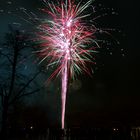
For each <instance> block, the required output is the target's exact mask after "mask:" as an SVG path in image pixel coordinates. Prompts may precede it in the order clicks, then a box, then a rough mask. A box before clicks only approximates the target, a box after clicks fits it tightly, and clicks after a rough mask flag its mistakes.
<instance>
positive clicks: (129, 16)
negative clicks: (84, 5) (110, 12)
mask: <svg viewBox="0 0 140 140" xmlns="http://www.w3.org/2000/svg"><path fill="white" fill-rule="evenodd" d="M0 1H1V2H0V38H1V41H3V39H2V38H3V36H4V34H5V32H7V31H8V26H7V25H8V24H9V23H21V25H22V24H23V25H22V26H23V27H22V28H26V27H27V23H25V22H23V21H22V20H21V19H20V18H19V17H16V16H14V15H13V16H11V15H12V14H8V13H7V12H8V11H14V9H15V8H16V7H17V8H19V7H25V8H26V9H28V10H29V11H33V12H35V13H36V14H38V15H40V14H39V13H40V12H38V9H37V8H40V7H43V4H42V3H41V2H40V1H39V0H17V1H16V0H15V1H16V2H15V1H14V0H11V1H6V0H0ZM95 4H96V5H99V4H101V5H102V7H106V8H110V9H111V8H113V9H114V10H115V11H116V13H118V15H117V16H116V15H114V16H109V17H107V18H105V17H103V19H102V18H101V19H100V20H99V21H97V22H99V24H100V25H101V26H102V25H103V26H107V27H108V28H115V29H117V30H116V31H115V32H114V33H112V34H113V36H115V38H117V40H119V42H120V44H119V45H118V44H116V43H112V45H111V46H110V51H108V50H107V47H104V46H103V48H101V49H100V50H99V51H100V52H99V54H98V55H97V60H96V61H97V65H96V66H95V67H94V74H93V77H88V76H87V75H84V74H83V75H81V76H79V79H78V80H77V81H75V82H73V83H70V86H69V93H68V97H67V106H66V108H67V109H66V121H67V124H68V125H95V124H97V125H99V124H104V123H105V124H106V125H107V124H109V123H112V122H118V121H120V122H122V123H126V122H130V123H135V122H136V120H138V119H139V117H140V111H139V108H140V101H139V100H140V90H139V77H140V74H139V73H140V72H139V70H140V65H139V64H140V62H139V58H140V55H139V52H140V46H139V31H140V27H139V25H140V24H139V14H140V9H139V8H138V6H137V5H138V3H136V2H134V1H130V0H116V1H112V0H96V2H95ZM96 10H97V11H98V9H96ZM19 15H20V16H22V12H21V14H19ZM23 16H24V15H23ZM27 29H28V27H27ZM119 31H120V32H119ZM30 71H32V70H31V69H30ZM46 77H47V76H46ZM43 80H44V79H43ZM56 87H57V88H56ZM46 88H47V89H44V90H42V92H41V93H39V94H38V95H34V96H31V97H30V98H29V97H28V99H27V102H28V103H27V104H29V105H30V106H34V105H38V106H39V107H41V108H43V109H44V110H45V111H46V112H47V114H48V118H49V120H51V121H52V122H53V121H54V122H55V121H57V120H58V118H59V117H58V116H60V109H59V108H60V105H59V104H60V88H59V82H58V80H56V81H52V83H51V85H50V86H49V87H46ZM54 89H55V90H54Z"/></svg>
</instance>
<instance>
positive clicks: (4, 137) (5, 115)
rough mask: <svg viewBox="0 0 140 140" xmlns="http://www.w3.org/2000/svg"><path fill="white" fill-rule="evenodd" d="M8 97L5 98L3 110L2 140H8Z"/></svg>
mask: <svg viewBox="0 0 140 140" xmlns="http://www.w3.org/2000/svg"><path fill="white" fill-rule="evenodd" d="M7 118H8V97H5V98H4V102H3V110H2V126H1V140H7Z"/></svg>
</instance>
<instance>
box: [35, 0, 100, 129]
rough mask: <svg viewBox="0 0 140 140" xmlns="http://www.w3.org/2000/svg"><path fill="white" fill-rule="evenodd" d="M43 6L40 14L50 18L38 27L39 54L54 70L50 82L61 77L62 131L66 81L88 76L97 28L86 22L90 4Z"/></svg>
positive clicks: (62, 2) (73, 3)
mask: <svg viewBox="0 0 140 140" xmlns="http://www.w3.org/2000/svg"><path fill="white" fill-rule="evenodd" d="M44 3H45V5H46V8H44V9H42V10H43V11H44V12H46V13H47V14H49V15H50V20H48V19H45V20H43V21H42V22H41V24H40V25H39V26H38V29H39V40H40V41H41V43H40V46H41V50H39V51H38V53H39V54H40V56H41V57H42V60H41V62H43V61H45V60H46V59H47V60H49V62H48V65H47V67H49V66H54V65H55V66H57V68H56V70H55V71H54V72H53V73H52V75H51V76H50V78H53V77H55V76H58V75H61V79H62V80H61V85H62V89H61V90H62V91H61V97H62V98H61V99H62V114H61V124H62V129H64V126H65V125H64V120H65V104H66V93H67V87H68V80H69V77H72V78H75V76H76V75H77V74H79V73H82V72H86V73H88V74H90V71H89V69H88V68H87V64H88V63H94V57H93V55H94V53H95V52H96V50H95V49H96V48H97V47H98V43H97V42H96V38H95V33H96V32H97V28H96V27H95V26H94V25H92V24H90V22H89V21H87V20H85V19H87V18H88V17H89V16H90V13H89V14H84V13H85V11H86V10H87V8H88V7H90V5H91V3H92V0H89V1H87V2H86V3H84V4H82V3H81V2H80V3H76V2H75V1H74V0H73V1H72V0H65V1H61V3H59V2H57V4H54V3H53V2H51V3H50V2H48V1H45V0H44ZM87 22H88V23H87ZM41 62H40V63H41Z"/></svg>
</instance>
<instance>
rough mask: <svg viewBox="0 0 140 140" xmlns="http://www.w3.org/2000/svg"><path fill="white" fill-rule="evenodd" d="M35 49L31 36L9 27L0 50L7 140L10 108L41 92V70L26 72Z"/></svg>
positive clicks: (3, 131) (0, 88) (3, 127)
mask: <svg viewBox="0 0 140 140" xmlns="http://www.w3.org/2000/svg"><path fill="white" fill-rule="evenodd" d="M32 49H33V47H32V45H31V43H30V41H29V35H27V34H26V33H25V32H23V31H20V30H17V29H14V27H13V26H12V25H9V32H8V33H7V34H6V35H5V40H4V43H3V44H1V48H0V99H1V114H2V116H1V120H2V121H1V137H2V139H6V135H7V134H6V133H7V119H8V111H9V107H10V106H11V105H12V104H13V103H15V102H16V101H17V100H19V99H21V98H22V97H24V96H28V95H31V94H33V93H37V92H39V90H40V89H41V87H40V86H37V85H36V79H37V77H38V76H39V74H40V73H41V70H37V69H36V70H31V69H30V71H26V72H25V71H24V70H25V69H26V68H25V67H26V65H25V60H27V59H28V57H29V52H31V51H32Z"/></svg>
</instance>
